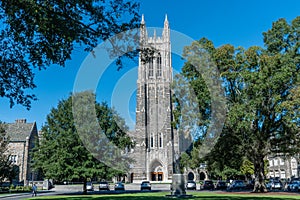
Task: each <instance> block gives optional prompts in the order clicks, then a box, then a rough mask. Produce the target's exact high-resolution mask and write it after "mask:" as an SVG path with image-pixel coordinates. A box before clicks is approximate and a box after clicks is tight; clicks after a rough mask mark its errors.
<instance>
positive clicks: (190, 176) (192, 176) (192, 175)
mask: <svg viewBox="0 0 300 200" xmlns="http://www.w3.org/2000/svg"><path fill="white" fill-rule="evenodd" d="M194 179H195V174H194V173H193V172H189V173H188V180H189V181H193V180H194Z"/></svg>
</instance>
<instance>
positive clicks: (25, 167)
mask: <svg viewBox="0 0 300 200" xmlns="http://www.w3.org/2000/svg"><path fill="white" fill-rule="evenodd" d="M28 157H29V137H28V136H27V137H26V142H25V148H24V162H23V177H22V179H23V180H24V184H25V183H27V181H28V178H29V177H28V173H29V170H28V164H29V163H28Z"/></svg>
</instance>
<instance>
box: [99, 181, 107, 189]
mask: <svg viewBox="0 0 300 200" xmlns="http://www.w3.org/2000/svg"><path fill="white" fill-rule="evenodd" d="M100 190H107V191H108V190H109V183H108V182H106V181H101V182H100V183H99V191H100Z"/></svg>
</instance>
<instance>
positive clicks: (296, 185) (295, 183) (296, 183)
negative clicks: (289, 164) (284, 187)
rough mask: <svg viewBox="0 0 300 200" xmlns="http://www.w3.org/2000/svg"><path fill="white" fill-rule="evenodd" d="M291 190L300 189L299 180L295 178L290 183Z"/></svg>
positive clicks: (297, 190)
mask: <svg viewBox="0 0 300 200" xmlns="http://www.w3.org/2000/svg"><path fill="white" fill-rule="evenodd" d="M290 191H296V192H299V191H300V181H299V180H294V181H292V182H291V184H290Z"/></svg>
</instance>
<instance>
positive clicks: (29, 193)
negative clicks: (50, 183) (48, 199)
mask: <svg viewBox="0 0 300 200" xmlns="http://www.w3.org/2000/svg"><path fill="white" fill-rule="evenodd" d="M50 192H54V191H51V190H40V191H38V194H45V193H50ZM24 195H32V193H31V192H19V193H7V194H3V195H0V199H5V198H9V197H18V196H24Z"/></svg>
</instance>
